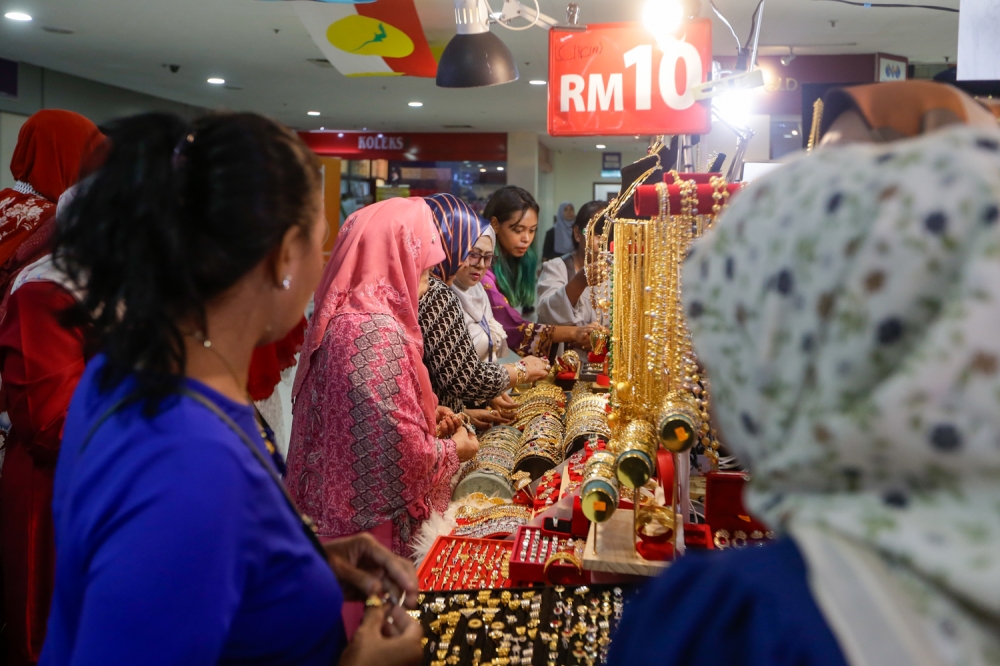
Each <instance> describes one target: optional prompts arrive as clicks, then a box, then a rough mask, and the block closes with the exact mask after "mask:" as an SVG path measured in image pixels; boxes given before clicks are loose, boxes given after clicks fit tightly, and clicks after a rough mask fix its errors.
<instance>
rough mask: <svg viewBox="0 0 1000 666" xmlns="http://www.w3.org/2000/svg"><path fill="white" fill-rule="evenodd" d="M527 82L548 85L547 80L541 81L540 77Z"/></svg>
mask: <svg viewBox="0 0 1000 666" xmlns="http://www.w3.org/2000/svg"><path fill="white" fill-rule="evenodd" d="M528 83H530V84H531V85H533V86H544V85H548V83H549V82H548V81H543V80H542V79H532V80H530V81H528Z"/></svg>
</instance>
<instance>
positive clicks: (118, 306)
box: [53, 113, 320, 409]
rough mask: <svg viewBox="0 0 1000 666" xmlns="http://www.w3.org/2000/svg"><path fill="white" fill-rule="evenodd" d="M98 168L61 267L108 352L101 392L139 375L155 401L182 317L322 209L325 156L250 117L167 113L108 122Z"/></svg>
mask: <svg viewBox="0 0 1000 666" xmlns="http://www.w3.org/2000/svg"><path fill="white" fill-rule="evenodd" d="M106 132H107V135H108V139H109V142H108V148H107V152H106V155H105V157H104V162H103V164H102V165H101V167H100V168H99V169H98V170H97V171H96V172H95V173H94V174H93V176H91V178H89V179H88V180H87V181H86V182H85V183H83V184H82V185H81V188H82V189H83V191H82V192H81V193H80V194H79V195H78V196H77V197H76V198H75V199H74V200H73V202H72V203H71V204H70V206H69V209H68V210H67V214H66V216H65V217H64V218H63V219H62V220H60V222H59V226H58V229H57V231H56V237H55V241H54V250H53V254H54V259H55V261H56V265H57V266H58V267H59V268H60V269H61V270H63V271H65V272H66V273H67V274H68V275H69V276H70V278H71V279H72V280H73V281H74V282H76V284H78V285H80V286H81V287H84V289H85V296H84V298H83V302H82V307H81V310H82V313H80V314H79V318H80V319H82V321H83V322H84V323H87V324H89V325H90V329H89V330H90V337H91V340H90V342H91V343H92V344H93V345H95V346H96V348H97V349H100V350H101V351H103V352H104V353H105V354H106V356H107V367H106V369H105V372H104V375H103V377H102V384H103V386H104V388H105V389H108V388H110V387H113V386H115V385H117V384H118V383H120V382H121V381H122V380H123V379H124V378H125V377H126V376H128V375H129V374H131V373H135V375H136V378H137V381H138V387H137V395H136V397H137V398H141V399H145V400H146V401H147V403H148V406H149V408H150V409H152V408H153V406H155V405H156V404H157V403H158V402H159V400H160V399H162V398H163V397H165V396H167V395H168V394H169V393H171V392H173V391H174V390H176V387H177V383H178V381H179V379H180V377H181V376H182V375H183V374H184V371H185V367H186V361H187V359H186V354H185V347H184V333H190V332H189V331H181V329H180V327H179V325H178V321H179V320H181V319H190V320H191V322H192V325H193V326H197V327H199V329H198V331H199V332H202V331H204V329H205V305H206V303H208V302H209V301H211V300H212V299H213V298H215V297H216V296H218V295H220V294H222V293H223V292H225V291H226V290H227V289H229V288H230V287H232V286H233V285H234V284H235V283H236V282H237V281H239V279H240V278H241V277H243V276H244V275H245V274H247V273H248V272H249V271H250V270H251V269H253V268H254V267H255V266H257V265H258V264H259V263H260V262H261V261H263V260H264V259H265V258H266V257H268V255H270V254H271V253H272V252H274V251H275V250H276V249H277V248H278V247H279V246H280V244H281V242H282V240H283V238H284V236H285V234H286V232H287V231H288V229H290V228H292V227H293V226H298V227H300V228H302V229H303V231H304V232H307V231H308V230H310V229H311V228H312V224H313V220H314V219H315V215H316V213H317V212H318V211H317V205H318V198H317V196H316V195H317V193H318V191H319V187H320V171H319V162H318V159H317V158H316V156H315V155H314V154H313V153H312V152H311V151H310V150H309V149H308V148H307V147H306V145H305V144H304V143H303V142H302V140H301V139H299V138H298V136H296V135H295V134H294V133H293V132H291V131H290V130H288V129H286V128H284V127H282V126H281V125H278V124H277V123H275V122H274V121H272V120H268V119H267V118H264V117H263V116H259V115H256V114H252V113H234V114H218V115H210V116H205V117H203V118H201V119H199V120H196V121H195V122H194V123H192V124H188V123H187V122H185V121H184V120H182V119H181V118H179V117H177V116H175V115H172V114H165V113H149V114H143V115H139V116H134V117H131V118H125V119H122V120H117V121H115V122H113V123H111V124H110V125H109V126H108V127H107V129H106Z"/></svg>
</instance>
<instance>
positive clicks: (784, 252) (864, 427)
mask: <svg viewBox="0 0 1000 666" xmlns="http://www.w3.org/2000/svg"><path fill="white" fill-rule="evenodd" d="M998 222H1000V132H998V131H996V130H991V129H973V128H965V127H959V128H955V129H946V130H942V131H941V132H938V133H935V134H931V135H928V136H925V137H921V138H917V139H912V140H906V141H900V142H897V143H894V144H891V145H881V146H874V145H855V146H849V147H845V148H839V149H828V150H821V151H818V152H817V153H815V154H814V155H812V156H809V157H806V158H804V159H801V160H800V161H797V162H796V163H795V164H794V165H788V166H785V167H783V168H782V169H779V170H776V171H774V172H773V173H772V174H769V175H768V176H767V177H765V178H762V179H760V180H758V181H755V182H754V183H753V185H751V186H750V187H748V188H747V190H746V191H744V192H742V193H740V194H739V196H737V197H735V198H734V200H733V203H732V205H731V206H730V207H729V209H728V210H727V211H726V212H725V213H724V215H723V216H722V218H721V219H720V220H719V222H718V225H717V227H716V228H715V229H714V230H713V231H712V232H710V233H709V234H707V235H706V237H705V238H704V239H702V240H701V241H699V242H698V243H697V244H696V245H695V247H694V251H693V253H692V255H691V257H690V259H689V260H688V262H687V264H686V266H685V268H684V289H685V294H684V296H685V307H686V309H687V312H688V316H689V321H690V326H691V332H692V336H693V339H694V343H695V348H696V351H697V352H698V355H699V358H700V359H701V360H702V361H703V362H704V364H705V366H706V370H707V372H708V374H709V376H710V377H711V379H712V386H713V404H714V407H715V418H716V419H717V421H718V425H719V427H720V430H721V432H722V435H723V437H724V438H725V440H726V442H727V444H728V445H729V446H730V447H731V448H732V449H733V450H734V451H736V452H737V454H738V456H739V457H740V458H741V460H742V461H743V462H744V463H746V464H748V465H749V467H750V469H751V472H752V475H753V480H752V483H751V485H750V487H749V491H748V501H749V505H750V507H751V510H752V511H754V512H755V513H757V514H758V515H759V516H760V517H762V518H763V519H765V520H767V521H768V522H770V523H771V524H772V525H774V526H776V527H778V528H784V529H787V530H789V531H790V532H791V534H792V535H793V537H796V538H797V539H798V537H799V535H800V534H801V535H809V534H817V533H818V534H822V535H826V536H824V537H823V538H828V539H830V540H832V541H831V543H832V542H838V543H844V544H850V545H848V546H846V550H845V551H844V552H847V551H849V550H850V549H854V552H855V553H858V554H859V555H858V557H857V558H855V560H856V562H862V561H863V560H865V557H869V558H870V560H872V561H874V562H875V563H872V562H869V564H863V565H861V566H858V567H856V568H850V567H848V568H847V569H845V568H844V566H842V565H843V564H844V561H846V560H844V559H843V558H841V560H837V561H834V560H833V559H829V558H828V559H827V560H824V552H826V554H827V555H829V551H822V550H816V549H813V548H810V547H809V545H808V543H809V541H810V539H809V538H806V537H803V539H801V540H800V546H802V545H803V544H804V543H805V544H806V545H805V546H804V547H803V552H804V555H805V557H806V559H807V561H808V562H809V564H810V571H811V573H812V574H813V576H814V577H815V576H817V575H820V576H823V575H827V576H828V577H830V578H834V579H837V576H838V573H839V574H842V573H843V572H844V571H846V570H851V571H854V572H855V574H857V575H856V576H855V575H853V574H852V575H849V576H843V575H841V576H840V578H839V579H838V580H836V581H835V583H834V588H833V589H832V592H831V591H830V590H831V588H830V587H829V586H828V587H827V588H826V589H827V593H828V594H819V595H817V596H818V597H819V599H818V601H819V603H820V606H821V607H822V608H823V610H824V612H825V613H826V614H827V619H828V620H830V621H831V626H832V627H833V628H834V630H835V633H837V634H838V638H840V639H841V643H842V645H843V646H844V650H845V654H846V655H847V656H848V657H849V659H848V660H849V661H851V663H862V662H863V661H864V660H862V659H861V658H860V657H858V655H860V654H863V653H865V647H866V645H867V647H868V648H872V649H877V648H878V646H877V645H876V644H875V643H874V642H873V641H876V640H881V639H877V638H876V637H873V636H868V637H867V638H865V637H864V636H863V634H865V633H866V632H867V633H868V634H871V633H872V631H871V626H863V623H862V622H860V621H857V620H856V619H855V618H852V617H851V613H850V612H846V613H842V614H841V615H840V616H839V617H831V613H830V612H829V611H830V609H831V607H834V606H836V605H837V604H836V599H834V600H833V603H832V604H830V603H827V602H828V601H830V599H829V598H827V597H829V596H830V595H832V597H836V596H837V595H838V594H839V591H838V590H837V589H836V585H838V584H843V585H845V586H848V587H849V586H850V584H852V583H858V581H860V580H864V581H865V582H864V583H863V584H862V585H867V584H877V583H872V582H871V581H878V580H879V577H878V576H868V575H867V574H866V573H865V572H868V573H870V572H871V571H874V570H876V569H878V567H883V566H884V567H885V571H889V572H891V574H892V575H888V576H883V577H882V579H884V580H889V581H891V582H892V585H895V586H896V587H897V588H898V589H899V590H902V591H903V593H904V598H905V599H906V601H905V602H904V603H897V604H888V606H884V607H888V608H891V609H892V611H891V613H895V612H902V611H901V610H900V609H903V610H905V611H906V612H907V613H910V612H912V613H913V614H914V622H915V623H916V625H917V626H919V627H921V629H920V630H918V631H916V632H910V634H908V636H910V638H908V639H906V640H901V641H900V643H899V647H900V649H901V650H905V649H907V646H906V644H907V642H908V641H909V642H914V641H915V642H923V643H922V644H926V645H928V646H932V647H929V648H928V649H927V654H928V655H929V654H933V655H935V656H936V657H939V658H937V659H933V658H931V657H929V656H926V655H924V656H925V657H926V659H922V660H921V663H995V661H996V660H997V658H998V655H1000V649H998V648H1000V644H998V639H997V635H998V634H997V628H998V627H1000V224H998ZM810 538H811V537H810ZM838 567H839V569H838ZM872 567H874V569H873V568H872ZM859 572H860V573H859ZM885 598H888V597H885V596H884V595H883V601H884V600H885ZM841 610H844V606H843V604H842V605H841ZM891 613H890V614H891ZM834 615H836V613H834ZM859 617H864V616H863V615H859ZM852 621H853V624H854V626H853V628H851V627H848V629H847V631H846V632H841V631H840V629H843V628H844V626H847V625H851V624H852ZM887 631H888V630H887ZM904 633H905V632H904ZM884 635H885V634H883V636H884ZM845 636H847V637H846V638H845ZM859 636H861V637H860V638H859ZM868 654H869V657H870V655H871V651H869V653H868ZM991 659H992V660H993V661H990V660H991ZM864 663H879V661H878V660H877V659H869V661H867V662H864ZM881 663H901V662H899V661H891V660H890V661H886V660H885V659H884V658H883V660H882V661H881Z"/></svg>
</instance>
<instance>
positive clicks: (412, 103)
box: [409, 102, 424, 109]
mask: <svg viewBox="0 0 1000 666" xmlns="http://www.w3.org/2000/svg"><path fill="white" fill-rule="evenodd" d="M423 105H424V103H423V102H410V104H409V106H412V107H413V108H414V109H418V108H420V107H421V106H423Z"/></svg>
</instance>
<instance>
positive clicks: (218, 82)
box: [208, 76, 226, 86]
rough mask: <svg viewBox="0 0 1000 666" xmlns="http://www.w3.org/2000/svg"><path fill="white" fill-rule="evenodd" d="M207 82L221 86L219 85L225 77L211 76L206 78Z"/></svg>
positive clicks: (223, 81)
mask: <svg viewBox="0 0 1000 666" xmlns="http://www.w3.org/2000/svg"><path fill="white" fill-rule="evenodd" d="M208 82H209V83H211V84H212V85H213V86H221V85H223V84H225V82H226V80H225V79H220V78H217V77H214V76H213V77H212V78H210V79H209V80H208Z"/></svg>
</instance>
